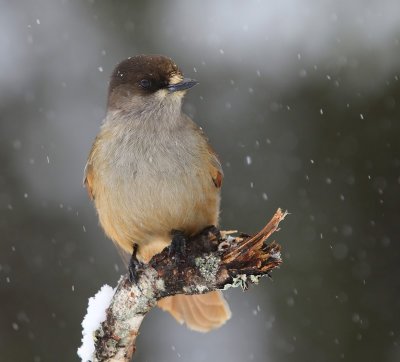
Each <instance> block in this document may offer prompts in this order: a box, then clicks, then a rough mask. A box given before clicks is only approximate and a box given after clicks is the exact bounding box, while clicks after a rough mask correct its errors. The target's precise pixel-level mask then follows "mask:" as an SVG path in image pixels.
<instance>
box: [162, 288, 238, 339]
mask: <svg viewBox="0 0 400 362" xmlns="http://www.w3.org/2000/svg"><path fill="white" fill-rule="evenodd" d="M158 306H159V307H160V308H161V309H163V310H165V311H167V312H169V313H170V314H171V315H172V316H173V317H174V318H175V319H176V320H177V321H178V322H179V323H181V324H183V323H186V325H187V326H188V328H190V329H193V330H194V331H198V332H208V331H210V330H212V329H215V328H218V327H220V326H222V325H223V324H224V323H225V322H226V321H227V320H228V319H229V318H230V317H231V311H230V309H229V306H228V303H227V302H226V301H225V299H224V297H223V295H222V293H221V292H219V291H215V292H211V293H207V294H199V295H175V296H173V297H167V298H164V299H162V300H160V301H159V302H158Z"/></svg>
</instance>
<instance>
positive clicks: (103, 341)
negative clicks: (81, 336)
mask: <svg viewBox="0 0 400 362" xmlns="http://www.w3.org/2000/svg"><path fill="white" fill-rule="evenodd" d="M286 215H287V213H286V212H282V211H281V210H280V209H278V211H277V212H276V213H275V215H274V216H273V218H272V219H271V221H270V222H269V223H268V224H267V225H266V226H265V227H264V228H263V229H262V230H261V231H260V232H259V233H258V234H256V235H255V236H249V235H244V234H241V235H240V236H238V237H231V236H229V234H230V233H229V232H220V231H219V230H218V229H217V228H215V227H210V228H207V229H205V230H203V231H202V232H201V233H200V234H198V235H195V236H193V237H192V238H190V239H189V241H188V243H187V246H186V248H185V254H186V257H185V258H184V260H178V259H177V258H174V257H170V256H169V249H168V248H166V249H164V250H163V251H162V252H161V253H160V254H157V255H155V256H154V257H153V258H152V259H151V260H150V262H149V264H147V265H145V266H144V269H143V271H142V272H141V274H140V276H139V278H138V282H137V283H136V284H134V285H132V284H131V283H130V281H129V278H128V275H125V276H123V277H121V279H120V281H119V283H118V286H117V289H116V292H115V294H114V296H113V298H112V301H111V304H110V306H109V308H108V309H107V310H106V315H107V318H106V320H105V321H104V322H103V323H102V324H101V326H100V328H99V329H97V331H96V332H95V347H96V351H95V356H94V357H93V360H94V361H126V362H128V361H130V360H131V357H132V355H133V354H134V352H135V342H136V337H137V335H138V333H139V327H140V324H141V323H142V320H143V318H144V317H145V315H146V314H147V313H148V312H149V311H150V310H151V309H152V308H153V307H154V306H155V305H156V303H157V301H158V300H159V299H162V298H164V297H167V296H171V295H175V294H202V293H207V292H210V291H213V290H217V289H224V290H225V289H229V288H231V287H237V286H241V287H242V288H243V289H246V288H247V287H248V285H249V284H257V282H258V279H259V278H260V277H261V276H265V275H268V276H269V273H270V272H271V271H272V270H273V269H275V268H276V267H278V266H279V265H280V264H281V262H282V260H281V254H280V246H279V244H277V243H275V242H274V241H273V242H271V243H270V244H269V245H266V244H265V241H266V240H267V239H268V238H269V237H270V236H271V234H272V233H274V232H275V231H277V230H278V226H279V223H280V221H282V220H283V219H284V218H285V216H286Z"/></svg>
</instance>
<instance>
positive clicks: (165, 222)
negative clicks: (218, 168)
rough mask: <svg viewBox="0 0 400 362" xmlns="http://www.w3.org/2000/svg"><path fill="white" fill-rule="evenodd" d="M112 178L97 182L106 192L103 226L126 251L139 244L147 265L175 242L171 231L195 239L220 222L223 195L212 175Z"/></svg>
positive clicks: (100, 205)
mask: <svg viewBox="0 0 400 362" xmlns="http://www.w3.org/2000/svg"><path fill="white" fill-rule="evenodd" d="M112 175H113V176H114V177H113V178H112V179H111V178H109V177H107V176H106V175H99V176H100V177H97V178H96V179H97V180H98V182H97V187H101V188H102V190H101V192H96V194H97V195H100V196H99V197H96V199H95V202H96V206H97V210H98V213H99V219H100V223H101V225H102V227H103V229H104V230H105V233H106V234H107V235H108V236H109V237H110V238H111V239H112V240H113V241H114V242H115V243H116V244H117V245H118V246H120V247H121V248H122V249H123V250H125V251H126V252H128V253H132V250H133V245H134V244H137V245H138V247H139V248H138V257H139V258H140V259H142V260H144V261H148V260H149V259H150V258H151V257H152V256H153V255H154V254H156V253H158V252H160V251H161V250H162V249H163V248H164V247H165V246H167V245H168V244H169V243H170V242H171V236H170V233H171V230H173V229H175V230H181V231H183V232H184V233H185V234H187V235H192V234H194V233H196V232H199V231H201V230H202V229H203V228H204V227H206V226H208V225H217V223H218V212H219V202H220V196H219V192H218V190H217V188H216V187H215V186H214V184H213V182H212V180H211V178H210V176H209V175H208V174H207V175H206V174H201V172H192V173H190V172H186V173H174V174H173V173H163V174H159V175H137V174H135V175H132V177H130V178H121V177H120V178H118V177H115V175H118V173H116V172H113V173H112ZM125 175H126V173H125ZM101 176H103V177H101ZM155 180H157V181H155ZM99 191H100V190H99Z"/></svg>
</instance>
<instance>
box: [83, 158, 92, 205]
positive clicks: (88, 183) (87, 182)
mask: <svg viewBox="0 0 400 362" xmlns="http://www.w3.org/2000/svg"><path fill="white" fill-rule="evenodd" d="M84 173H85V176H84V179H83V185H84V186H85V187H86V190H87V193H88V195H89V197H90V199H91V200H94V194H93V186H92V185H93V168H92V165H91V164H89V163H87V164H86V166H85V171H84Z"/></svg>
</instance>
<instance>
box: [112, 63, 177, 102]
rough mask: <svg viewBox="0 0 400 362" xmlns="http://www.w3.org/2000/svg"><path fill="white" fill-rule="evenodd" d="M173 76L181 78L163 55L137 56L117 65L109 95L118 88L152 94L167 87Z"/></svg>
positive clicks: (175, 67) (172, 64) (173, 64)
mask: <svg viewBox="0 0 400 362" xmlns="http://www.w3.org/2000/svg"><path fill="white" fill-rule="evenodd" d="M174 76H179V77H182V73H181V71H180V70H179V68H178V66H177V65H176V64H175V62H174V61H173V60H172V59H171V58H168V57H165V56H163V55H137V56H135V57H130V58H128V59H125V60H123V61H122V62H121V63H119V64H118V65H117V66H116V67H115V69H114V71H113V73H112V75H111V80H110V86H109V90H108V91H109V95H111V93H112V92H113V91H114V90H115V89H117V88H120V87H124V86H125V87H127V88H129V90H130V91H132V92H134V93H142V94H146V93H152V92H155V91H157V90H159V89H161V88H165V87H167V86H168V84H169V82H170V80H171V78H173V77H174Z"/></svg>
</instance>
